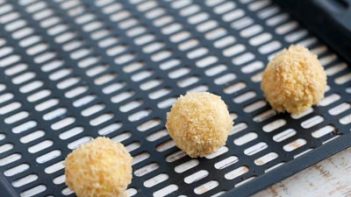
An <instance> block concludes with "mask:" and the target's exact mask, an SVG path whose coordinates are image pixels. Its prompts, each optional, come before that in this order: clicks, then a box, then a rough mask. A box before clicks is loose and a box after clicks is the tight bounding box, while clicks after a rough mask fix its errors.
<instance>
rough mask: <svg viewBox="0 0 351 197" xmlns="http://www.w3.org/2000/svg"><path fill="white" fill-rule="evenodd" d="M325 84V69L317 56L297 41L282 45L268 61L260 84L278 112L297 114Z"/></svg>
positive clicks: (315, 98)
mask: <svg viewBox="0 0 351 197" xmlns="http://www.w3.org/2000/svg"><path fill="white" fill-rule="evenodd" d="M326 87H327V76H326V73H325V71H324V69H323V67H322V65H321V63H320V62H319V61H318V59H317V56H316V55H314V54H313V53H311V52H310V51H309V50H308V49H306V48H305V47H303V46H300V45H292V46H290V47H289V48H288V49H284V50H283V51H282V52H280V53H279V54H278V55H277V56H276V57H274V58H273V59H272V60H271V61H270V62H269V64H268V66H267V68H266V69H265V71H264V73H263V78H262V83H261V88H262V90H263V92H264V95H265V97H266V99H267V101H268V102H269V103H270V104H271V106H272V107H273V109H275V110H276V111H278V112H284V111H287V112H289V113H292V114H299V113H302V112H304V111H305V110H307V109H308V108H310V107H311V106H312V105H316V104H317V103H318V102H319V101H320V100H321V99H322V98H323V97H324V92H325V90H326Z"/></svg>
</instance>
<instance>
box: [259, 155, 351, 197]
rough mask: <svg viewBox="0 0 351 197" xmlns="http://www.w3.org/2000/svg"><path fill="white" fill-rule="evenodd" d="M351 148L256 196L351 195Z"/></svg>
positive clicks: (319, 196) (318, 196) (336, 196)
mask: <svg viewBox="0 0 351 197" xmlns="http://www.w3.org/2000/svg"><path fill="white" fill-rule="evenodd" d="M350 174H351V148H349V149H346V150H344V151H342V152H340V153H337V154H336V155H334V156H332V157H330V158H328V159H326V160H324V161H321V162H319V163H318V164H316V165H314V166H312V167H310V168H307V169H305V170H303V171H301V172H299V173H297V174H295V175H293V176H292V177H290V178H287V179H285V180H283V181H281V182H279V183H277V184H275V185H273V186H272V187H269V188H267V189H266V190H263V191H261V192H259V193H257V194H255V195H254V197H270V196H272V197H273V196H274V197H288V196H289V197H292V196H298V197H300V196H308V197H311V196H312V197H313V196H315V197H321V196H333V197H346V196H351V176H350Z"/></svg>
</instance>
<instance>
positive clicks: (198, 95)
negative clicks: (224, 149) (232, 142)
mask: <svg viewBox="0 0 351 197" xmlns="http://www.w3.org/2000/svg"><path fill="white" fill-rule="evenodd" d="M166 127H167V130H168V132H169V134H170V136H171V137H172V138H173V140H174V141H175V143H176V145H177V146H178V147H179V148H180V149H182V150H183V151H184V152H185V153H187V154H188V155H189V156H190V157H204V156H206V155H208V154H210V153H213V152H214V151H216V150H217V149H218V148H220V147H221V146H223V145H224V144H225V143H226V141H227V138H228V135H229V132H230V130H231V129H232V127H233V120H232V118H231V117H230V115H229V112H228V108H227V106H226V104H225V103H224V102H223V101H222V99H221V98H220V97H219V96H216V95H214V94H211V93H208V92H192V93H187V94H186V95H185V96H180V98H178V99H177V101H176V102H175V103H174V105H173V106H172V109H171V111H170V112H169V113H168V114H167V123H166Z"/></svg>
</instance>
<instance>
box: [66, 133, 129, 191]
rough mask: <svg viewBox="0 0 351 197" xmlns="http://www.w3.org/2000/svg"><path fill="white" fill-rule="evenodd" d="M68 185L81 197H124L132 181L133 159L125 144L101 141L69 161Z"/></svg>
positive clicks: (74, 154)
mask: <svg viewBox="0 0 351 197" xmlns="http://www.w3.org/2000/svg"><path fill="white" fill-rule="evenodd" d="M65 175H66V184H67V185H68V187H69V188H71V189H72V190H73V191H74V192H75V193H76V195H77V196H78V197H112V196H113V197H114V196H116V197H121V196H125V190H126V189H127V186H128V185H129V184H130V183H131V180H132V157H131V156H130V154H129V153H128V151H127V150H126V148H125V147H124V146H123V145H122V144H121V143H117V142H114V141H112V140H110V139H108V138H105V137H98V138H96V139H94V140H92V141H91V142H89V143H87V144H84V145H82V146H80V147H79V148H77V149H76V150H74V151H73V152H72V153H70V154H69V155H68V156H67V158H66V160H65Z"/></svg>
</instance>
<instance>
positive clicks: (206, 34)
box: [0, 0, 351, 196]
mask: <svg viewBox="0 0 351 197" xmlns="http://www.w3.org/2000/svg"><path fill="white" fill-rule="evenodd" d="M0 38H1V39H0V45H1V46H0V47H1V48H0V51H1V53H0V58H1V59H0V71H1V72H0V119H1V122H2V130H1V134H0V143H1V145H0V167H1V170H2V171H3V175H1V176H0V180H1V183H3V185H2V188H4V189H3V190H1V193H2V192H6V191H5V190H8V192H7V193H8V196H17V195H21V196H73V194H72V192H71V191H70V190H69V189H67V188H66V186H65V184H64V176H63V160H64V158H65V156H66V155H67V154H68V153H69V152H70V151H71V150H72V149H74V148H75V147H77V146H78V145H79V144H81V143H84V142H87V141H88V140H90V139H91V138H92V137H95V136H98V135H107V136H109V137H111V138H112V139H114V140H116V141H121V142H122V143H123V144H125V145H126V146H127V148H128V149H129V151H130V152H131V154H132V155H133V157H134V159H135V161H134V164H133V169H134V178H133V183H132V184H131V185H130V189H129V190H128V192H129V194H130V195H131V196H134V195H135V196H152V195H155V196H163V195H172V196H184V195H186V196H195V195H202V196H211V195H219V194H222V193H224V192H225V191H229V190H232V189H233V188H234V190H232V191H231V192H233V193H234V194H236V195H239V196H244V195H249V194H251V193H254V192H256V191H258V190H259V189H262V188H263V187H266V186H268V185H270V184H273V183H274V182H276V181H278V180H280V179H282V178H284V177H287V176H289V175H291V174H293V173H295V172H297V171H299V170H301V169H304V168H306V167H307V166H309V165H312V164H313V163H315V162H317V161H319V160H321V159H323V158H325V157H327V156H329V155H331V154H333V153H335V152H338V151H340V150H342V149H344V148H346V147H348V146H349V145H350V139H349V138H350V135H349V131H350V123H351V110H350V108H351V106H350V100H349V98H350V94H351V88H350V81H351V73H350V71H351V70H350V68H349V67H347V66H346V64H345V63H343V61H342V60H341V59H340V58H338V57H337V56H336V55H335V54H333V53H332V52H331V51H330V50H328V48H327V47H326V46H324V45H323V44H322V43H321V42H319V41H318V40H317V39H316V38H314V37H313V35H311V34H310V33H309V32H308V31H307V30H305V29H303V28H302V27H300V26H299V24H298V23H297V22H296V21H293V20H292V19H290V18H289V16H288V15H287V14H286V13H284V12H283V11H281V10H280V9H279V7H277V6H276V5H275V4H273V3H272V2H270V1H267V0H258V1H253V0H240V1H229V0H216V1H215V0H208V1H200V0H198V1H191V0H179V1H156V0H155V1H151V0H144V1H143V0H131V1H113V0H103V1H101V0H99V1H90V0H89V1H83V0H81V1H78V0H71V1H60V0H58V1H27V0H23V1H18V2H16V1H10V0H9V1H1V4H0ZM291 43H301V44H304V45H306V46H308V47H309V48H310V49H312V50H313V51H314V52H315V53H317V54H318V55H319V58H320V59H321V61H322V64H323V65H324V66H325V68H326V70H327V73H328V75H329V79H328V84H329V86H330V88H329V89H328V91H327V93H326V98H325V99H324V100H323V101H322V102H321V105H320V106H318V107H316V108H313V109H311V110H309V111H308V112H306V113H305V114H304V115H303V116H300V117H291V116H289V115H288V114H275V113H274V112H273V111H272V110H271V109H270V107H269V106H268V105H267V103H266V102H265V101H264V99H263V96H262V93H261V91H260V88H259V83H260V77H261V73H262V70H263V69H264V65H265V64H266V62H267V58H268V57H271V56H272V55H273V54H274V53H275V52H277V51H279V50H281V49H282V48H284V47H286V46H288V45H290V44H291ZM201 90H202V91H204V90H207V91H210V92H213V93H216V94H218V95H221V96H222V98H223V99H224V100H225V102H226V103H227V104H228V106H229V109H230V112H231V113H232V115H233V117H234V118H235V127H234V129H233V131H232V132H231V135H230V137H229V139H228V141H227V144H226V146H225V147H223V148H221V149H220V150H219V151H218V152H217V153H215V154H212V155H210V156H208V157H207V158H203V159H191V158H189V157H187V156H185V154H184V153H183V152H181V151H179V150H178V149H177V148H176V147H175V145H174V143H173V142H172V141H171V140H170V138H169V136H168V135H167V133H166V131H165V128H164V123H165V114H166V112H167V111H168V110H169V107H170V105H171V104H172V102H173V101H174V100H175V98H177V97H178V96H179V95H180V94H184V93H185V92H187V91H201ZM327 142H328V143H327ZM308 151H309V152H308ZM2 188H0V189H2ZM2 194H3V193H2ZM229 195H233V194H232V193H229Z"/></svg>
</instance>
